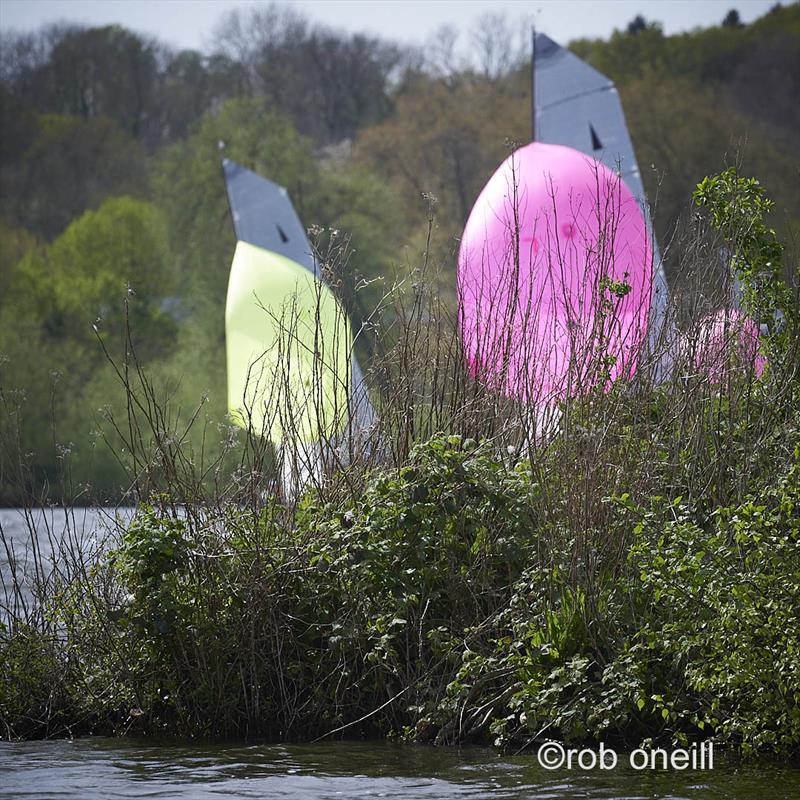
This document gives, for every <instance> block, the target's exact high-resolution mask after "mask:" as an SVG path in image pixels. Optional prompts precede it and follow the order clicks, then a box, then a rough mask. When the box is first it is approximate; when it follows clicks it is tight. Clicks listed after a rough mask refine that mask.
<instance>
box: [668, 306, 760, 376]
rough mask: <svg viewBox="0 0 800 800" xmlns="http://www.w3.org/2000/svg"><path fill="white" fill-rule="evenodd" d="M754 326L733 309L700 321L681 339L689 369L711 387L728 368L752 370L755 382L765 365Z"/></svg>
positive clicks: (756, 326)
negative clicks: (706, 380) (698, 373)
mask: <svg viewBox="0 0 800 800" xmlns="http://www.w3.org/2000/svg"><path fill="white" fill-rule="evenodd" d="M760 338H761V337H760V334H759V331H758V325H756V323H755V322H754V321H753V320H752V319H750V317H748V316H746V315H745V314H743V313H742V312H741V311H739V310H737V309H735V308H728V309H724V308H721V309H719V310H718V311H716V312H714V313H713V314H709V315H708V316H707V317H704V318H703V319H702V320H700V323H699V324H698V325H697V327H696V328H695V329H694V330H692V331H691V332H690V333H688V334H686V335H685V337H684V353H685V355H686V356H687V357H688V360H689V363H690V365H691V367H692V368H693V369H695V370H698V371H699V372H701V373H702V374H703V375H704V376H705V377H706V378H707V379H708V380H709V382H711V383H722V381H724V380H725V379H726V377H727V375H728V371H729V370H730V369H732V368H734V367H735V368H736V369H739V370H741V371H744V372H747V371H749V370H753V373H754V374H755V376H756V377H757V378H760V377H761V374H762V373H763V372H764V366H765V365H766V363H767V361H766V359H765V358H764V356H763V355H762V354H761V352H760V351H759V343H760Z"/></svg>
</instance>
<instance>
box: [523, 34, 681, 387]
mask: <svg viewBox="0 0 800 800" xmlns="http://www.w3.org/2000/svg"><path fill="white" fill-rule="evenodd" d="M533 138H534V140H535V141H539V142H545V143H547V144H560V145H565V146H566V147H571V148H573V149H575V150H579V151H580V152H582V153H586V154H587V155H590V156H592V157H593V158H595V159H597V160H598V161H600V162H602V163H603V164H605V166H607V167H608V168H609V169H612V170H614V171H615V172H617V173H618V174H619V175H620V177H621V178H622V180H623V181H624V182H625V184H626V186H627V187H628V188H629V189H630V191H631V193H632V194H633V196H634V197H636V198H637V199H638V200H639V203H640V205H641V207H642V210H643V212H644V215H645V219H646V221H647V226H648V230H649V231H650V239H651V242H652V247H653V293H652V304H651V314H650V326H649V328H650V330H649V341H650V346H651V349H652V350H653V351H654V352H659V351H662V350H663V346H659V345H660V343H661V342H663V340H664V338H665V337H667V335H668V334H669V332H670V331H671V328H672V326H671V324H670V323H669V322H668V320H667V301H668V285H667V279H666V275H665V273H664V265H663V263H662V261H661V256H660V254H659V251H658V243H657V242H656V239H655V235H654V233H653V227H652V222H651V219H650V209H649V206H648V204H647V197H646V196H645V191H644V185H643V183H642V176H641V173H640V172H639V165H638V164H637V163H636V155H635V153H634V150H633V144H632V143H631V137H630V134H629V133H628V126H627V125H626V124H625V115H624V113H623V111H622V103H621V101H620V98H619V93H618V92H617V89H616V87H615V86H614V82H613V81H611V80H610V79H609V78H607V77H606V76H605V75H603V74H602V73H601V72H598V71H597V70H596V69H594V67H591V66H589V65H588V64H587V63H586V62H585V61H582V60H581V59H580V58H578V57H577V56H576V55H575V54H574V53H571V52H570V51H569V50H566V49H565V48H563V47H561V46H560V45H559V44H557V43H556V42H554V41H553V40H552V39H551V38H550V37H549V36H546V35H545V34H543V33H535V34H534V37H533ZM665 326H669V328H666V327H665ZM666 362H667V359H666V358H665V357H664V356H661V357H660V358H659V359H658V364H657V368H656V377H657V378H658V379H663V378H664V377H666V375H667V373H668V372H669V364H668V363H666Z"/></svg>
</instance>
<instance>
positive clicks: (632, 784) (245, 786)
mask: <svg viewBox="0 0 800 800" xmlns="http://www.w3.org/2000/svg"><path fill="white" fill-rule="evenodd" d="M121 516H122V517H123V518H127V517H129V516H130V510H128V509H126V510H123V511H122V512H121ZM65 520H66V518H65V517H64V514H63V512H60V511H54V512H53V511H48V512H46V514H44V515H41V514H40V515H39V516H38V517H35V518H34V525H35V527H36V529H37V530H38V531H39V532H40V533H39V536H38V538H39V540H40V542H39V543H40V547H41V551H42V555H44V556H46V557H49V554H50V553H51V550H52V549H56V550H57V549H58V547H59V543H60V542H62V541H67V542H70V543H72V546H74V545H75V544H77V545H78V546H79V547H80V548H82V549H85V550H87V551H88V552H97V551H98V550H99V549H101V548H102V547H103V546H104V545H103V543H104V541H105V540H106V537H107V531H108V529H109V527H111V528H113V526H114V514H113V512H107V511H103V512H98V511H92V512H83V511H78V512H75V515H74V516H73V517H72V518H70V519H69V520H68V523H67V522H66V521H65ZM0 526H2V531H3V535H4V538H5V539H6V540H7V541H10V540H12V539H13V542H14V545H13V549H14V553H15V557H16V558H17V559H18V571H21V573H22V574H24V575H25V576H27V577H28V578H33V577H35V575H34V573H33V571H32V560H31V559H30V555H31V549H32V548H31V543H30V541H29V536H28V533H27V531H28V527H27V524H26V521H25V518H24V516H23V515H22V514H21V513H20V512H19V511H16V510H14V509H6V510H0ZM8 570H9V564H8V557H7V554H6V553H4V552H2V553H0V571H1V572H2V573H3V576H4V577H5V578H6V580H7V577H8ZM0 735H1V734H0ZM625 762H626V760H625V759H624V758H623V757H622V756H620V766H618V767H617V768H616V769H614V770H610V771H600V770H599V769H595V770H592V771H588V772H583V771H581V770H579V769H574V770H566V769H561V770H557V771H548V770H545V769H544V768H543V767H541V766H540V765H539V764H538V762H537V759H536V755H535V753H532V754H526V755H517V756H510V755H503V754H499V753H497V752H495V751H494V750H491V749H488V748H464V749H460V750H459V749H448V748H434V747H428V746H414V745H400V744H388V743H383V742H366V743H364V742H358V743H353V742H322V743H318V744H308V745H286V746H284V745H260V744H252V745H243V744H209V743H200V742H189V743H176V742H171V741H168V742H157V741H153V740H141V739H130V738H121V739H108V738H98V737H88V738H85V739H76V740H73V741H67V740H61V741H43V742H42V741H39V742H11V743H8V742H6V743H3V742H0V798H29V799H30V800H50V798H78V800H113V798H173V797H174V798H198V800H203V798H222V797H225V798H259V799H260V800H269V799H270V798H276V800H278V799H280V798H292V800H322V799H323V798H337V799H338V800H341V799H342V798H344V799H346V798H379V797H386V798H393V799H394V800H423V799H424V800H430V799H431V798H451V797H452V798H488V799H489V800H495V799H497V800H500V798H503V799H505V800H534V798H535V799H537V800H538V799H539V798H541V799H542V800H543V799H544V798H551V799H552V800H559V799H560V798H605V799H606V800H610V799H611V798H618V800H634V799H636V800H639V798H642V799H644V798H664V799H665V800H666V799H667V798H670V800H680V799H681V798H686V800H706V798H712V799H713V798H731V799H732V800H739V799H740V798H741V800H745V798H747V799H748V800H749V799H750V798H754V797H756V798H764V800H797V799H798V798H800V767H797V766H794V767H792V766H786V765H780V764H770V763H765V762H759V763H756V764H748V763H744V764H742V763H738V762H736V761H732V760H725V759H723V758H722V757H721V756H718V757H717V759H716V761H715V765H714V769H713V770H707V771H700V770H698V771H656V772H651V771H649V770H648V771H636V770H633V769H631V768H630V767H629V766H627V764H626V763H625Z"/></svg>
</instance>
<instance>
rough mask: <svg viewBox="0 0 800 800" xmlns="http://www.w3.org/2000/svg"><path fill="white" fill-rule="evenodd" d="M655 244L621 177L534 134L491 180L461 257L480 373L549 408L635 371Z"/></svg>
mask: <svg viewBox="0 0 800 800" xmlns="http://www.w3.org/2000/svg"><path fill="white" fill-rule="evenodd" d="M652 279H653V275H652V248H651V245H650V242H649V239H648V234H647V226H646V223H645V219H644V216H643V214H642V211H641V209H640V207H639V204H638V202H637V201H636V199H635V198H634V197H633V195H632V194H631V192H630V191H629V190H628V188H627V187H626V186H625V184H624V183H623V182H622V180H621V179H620V178H619V176H618V175H616V174H615V173H614V172H612V171H611V170H609V169H608V168H606V167H604V166H603V165H602V164H601V163H599V162H598V161H595V160H594V159H593V158H591V157H589V156H587V155H585V154H584V153H581V152H578V151H577V150H573V149H571V148H568V147H562V146H560V145H551V144H542V143H540V142H533V143H531V144H529V145H527V146H525V147H522V148H520V149H519V150H516V151H515V152H514V153H513V154H512V155H511V156H509V158H508V159H506V161H504V162H503V164H502V165H501V166H500V168H499V169H498V170H497V171H496V172H495V173H494V175H493V176H492V177H491V178H490V179H489V182H488V183H487V184H486V186H485V187H484V189H483V191H482V192H481V194H480V196H479V197H478V199H477V201H476V202H475V205H474V207H473V209H472V212H471V213H470V216H469V219H468V220H467V224H466V227H465V229H464V234H463V237H462V240H461V249H460V252H459V259H458V292H459V303H460V312H459V313H460V326H461V334H462V339H463V344H464V348H465V351H466V358H467V361H468V364H469V367H470V370H471V372H472V374H473V375H474V376H475V377H476V378H477V379H478V380H481V381H484V382H485V383H486V384H488V385H490V386H492V387H494V388H496V389H498V390H500V391H503V392H505V393H507V394H509V395H511V396H514V397H517V398H519V399H522V400H524V401H526V402H530V403H536V404H542V403H549V402H551V401H553V400H556V399H563V398H565V397H567V396H571V395H576V394H580V393H582V392H586V391H588V390H589V389H590V388H592V387H595V386H598V385H602V386H603V387H604V388H607V387H608V386H609V385H610V383H611V382H612V381H614V380H616V379H618V378H621V377H629V376H630V375H632V374H633V372H634V371H635V369H636V364H637V359H638V356H639V351H640V348H641V345H642V344H643V342H644V341H645V338H646V333H647V320H648V312H649V309H650V302H651V289H652Z"/></svg>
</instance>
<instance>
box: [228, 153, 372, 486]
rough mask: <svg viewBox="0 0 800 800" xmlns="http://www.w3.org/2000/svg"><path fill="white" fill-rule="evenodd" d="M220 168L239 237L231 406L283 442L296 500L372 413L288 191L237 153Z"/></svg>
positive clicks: (348, 446)
mask: <svg viewBox="0 0 800 800" xmlns="http://www.w3.org/2000/svg"><path fill="white" fill-rule="evenodd" d="M222 166H223V173H224V177H225V184H226V188H227V193H228V201H229V204H230V209H231V216H232V218H233V226H234V230H235V233H236V239H237V245H236V251H235V253H234V257H233V262H232V265H231V273H230V278H229V283H228V294H227V300H226V309H225V334H226V350H227V371H228V409H229V413H230V416H231V418H232V419H233V421H234V422H235V423H236V424H237V425H239V426H241V427H243V428H245V429H248V430H249V431H251V432H252V433H254V434H256V435H258V436H261V437H263V438H266V439H269V440H270V441H271V442H272V443H273V444H274V445H276V447H277V448H278V451H279V454H280V460H281V483H282V490H283V495H284V496H285V497H287V498H293V497H296V496H297V495H298V494H299V492H301V491H302V489H303V487H305V486H306V485H307V484H309V483H310V482H314V481H317V482H318V481H319V480H321V478H322V475H323V473H324V470H325V466H326V463H329V462H330V461H331V460H333V459H335V458H337V457H341V456H340V455H339V456H337V453H339V454H341V453H342V452H343V451H346V453H351V452H352V445H353V442H354V440H355V439H357V438H359V437H362V438H363V437H366V435H367V434H366V432H367V431H368V430H369V429H370V428H371V426H372V425H373V424H374V422H375V419H376V417H375V411H374V409H373V406H372V403H371V402H370V399H369V395H368V393H367V389H366V386H365V383H364V377H363V373H362V371H361V368H360V366H359V363H358V360H357V358H356V357H355V354H354V352H353V334H352V330H351V327H350V322H349V320H348V318H347V314H346V313H345V311H344V309H343V308H342V306H341V304H340V303H339V301H338V299H337V298H336V296H335V295H334V293H333V292H332V290H331V288H330V287H329V286H328V285H327V283H326V282H325V280H324V277H323V275H322V271H321V269H320V264H319V261H318V259H317V257H316V255H315V253H314V249H313V247H312V246H311V243H310V242H309V240H308V236H307V235H306V231H305V229H304V228H303V225H302V223H301V222H300V219H299V217H298V215H297V212H296V211H295V209H294V206H293V205H292V202H291V199H290V198H289V194H288V192H287V190H286V188H285V187H283V186H280V185H278V184H276V183H273V182H272V181H270V180H268V179H266V178H264V177H262V176H260V175H258V174H257V173H255V172H253V171H252V170H249V169H246V168H245V167H243V166H241V165H240V164H237V163H236V162H234V161H231V160H230V159H224V160H223V164H222ZM343 445H345V447H344V448H343Z"/></svg>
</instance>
